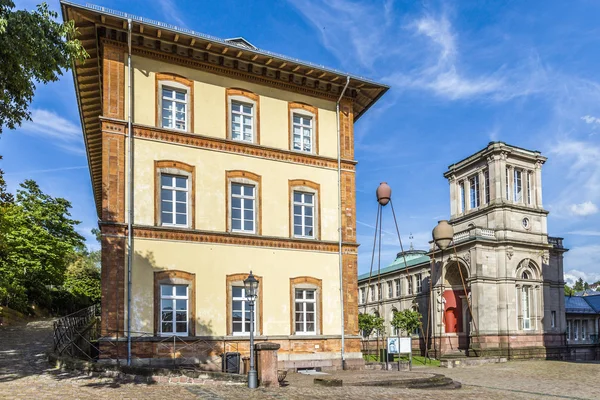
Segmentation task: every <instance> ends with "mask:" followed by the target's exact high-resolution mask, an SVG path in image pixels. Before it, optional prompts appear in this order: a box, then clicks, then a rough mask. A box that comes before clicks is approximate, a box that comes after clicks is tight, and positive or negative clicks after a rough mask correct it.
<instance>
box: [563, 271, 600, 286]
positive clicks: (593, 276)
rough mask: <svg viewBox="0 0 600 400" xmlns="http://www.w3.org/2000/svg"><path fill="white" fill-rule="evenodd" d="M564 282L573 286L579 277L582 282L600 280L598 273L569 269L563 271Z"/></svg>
mask: <svg viewBox="0 0 600 400" xmlns="http://www.w3.org/2000/svg"><path fill="white" fill-rule="evenodd" d="M564 278H565V283H566V284H567V285H569V286H573V285H574V284H575V282H576V281H577V280H578V279H579V278H581V279H583V281H584V282H587V283H594V282H597V281H599V280H600V274H598V273H595V272H591V273H585V272H582V271H578V270H576V269H572V270H569V271H567V272H565V273H564Z"/></svg>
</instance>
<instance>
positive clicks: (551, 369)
mask: <svg viewBox="0 0 600 400" xmlns="http://www.w3.org/2000/svg"><path fill="white" fill-rule="evenodd" d="M51 331H52V329H51V322H50V321H36V322H30V323H28V324H26V325H22V326H17V327H0V398H1V399H61V400H62V399H65V400H70V399H148V400H155V399H167V398H169V399H209V400H217V399H218V400H220V399H232V398H238V399H239V398H243V399H244V400H253V399H290V400H294V399H319V400H328V399H345V400H346V399H364V400H369V399H382V398H384V399H403V398H419V399H425V400H426V399H439V398H440V397H444V398H448V399H453V398H457V399H458V398H460V399H481V400H485V399H507V398H509V399H548V398H550V399H551V398H563V399H597V398H600V386H598V384H597V382H598V378H599V377H600V364H583V363H565V362H551V361H525V362H511V363H506V364H495V365H484V366H481V367H470V368H464V369H450V370H446V369H441V368H415V372H416V373H417V374H419V375H423V374H429V373H437V374H440V373H441V374H444V375H446V376H448V377H451V378H453V379H455V380H457V381H459V382H462V383H463V388H462V389H459V390H449V391H439V390H416V389H412V390H408V389H395V388H383V387H359V386H345V387H341V388H323V387H315V386H313V385H312V383H311V382H312V380H311V379H307V378H306V377H300V376H294V375H295V374H290V376H289V383H290V385H289V386H287V387H283V388H273V389H256V390H249V389H247V388H246V387H244V386H239V385H229V386H226V385H204V386H200V385H186V384H154V385H148V384H133V383H126V384H125V383H120V382H118V381H115V380H113V379H107V378H92V377H88V376H85V375H75V374H69V373H64V372H61V371H59V370H56V369H52V368H49V366H48V364H47V362H46V361H45V356H44V352H45V351H46V350H47V349H48V347H49V346H50V343H51V338H50V335H51ZM355 374H361V372H355Z"/></svg>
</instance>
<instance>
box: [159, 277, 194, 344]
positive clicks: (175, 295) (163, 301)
mask: <svg viewBox="0 0 600 400" xmlns="http://www.w3.org/2000/svg"><path fill="white" fill-rule="evenodd" d="M188 316H189V307H188V286H187V285H161V286H160V332H161V333H162V334H167V335H183V336H186V335H187V334H188Z"/></svg>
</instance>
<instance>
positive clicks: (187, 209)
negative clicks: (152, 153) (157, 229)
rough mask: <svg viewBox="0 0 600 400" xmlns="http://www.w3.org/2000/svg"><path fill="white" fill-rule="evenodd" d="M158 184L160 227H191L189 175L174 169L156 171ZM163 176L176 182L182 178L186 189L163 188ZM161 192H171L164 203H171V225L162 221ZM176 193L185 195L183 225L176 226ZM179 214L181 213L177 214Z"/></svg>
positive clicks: (190, 180)
mask: <svg viewBox="0 0 600 400" xmlns="http://www.w3.org/2000/svg"><path fill="white" fill-rule="evenodd" d="M158 174H159V176H158V182H159V185H158V186H159V187H158V203H159V213H158V218H159V223H160V225H161V226H174V227H186V228H187V227H190V225H191V216H192V205H191V196H190V195H191V190H192V188H191V187H190V186H191V182H192V179H191V174H190V173H189V172H187V171H181V170H179V169H175V168H160V170H159V171H158ZM163 176H169V177H171V178H172V181H173V180H176V179H177V178H184V179H185V181H186V187H185V189H184V188H179V187H176V186H163ZM163 190H168V191H170V192H171V199H170V200H169V199H166V200H164V201H166V202H171V203H172V210H171V212H170V214H171V215H172V217H173V222H172V223H166V222H164V221H163V193H162V192H163ZM177 192H184V193H185V194H186V195H185V217H186V218H185V220H186V221H185V224H178V223H177V214H178V213H177V212H176V210H177V203H178V201H177V200H176V199H177V194H176V193H177ZM179 203H181V201H179ZM165 212H166V213H169V212H168V211H165ZM179 214H181V213H179Z"/></svg>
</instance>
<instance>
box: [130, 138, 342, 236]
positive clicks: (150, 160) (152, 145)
mask: <svg viewBox="0 0 600 400" xmlns="http://www.w3.org/2000/svg"><path fill="white" fill-rule="evenodd" d="M155 160H175V161H181V162H184V163H187V164H190V165H193V166H195V167H196V190H195V192H196V226H195V229H200V230H209V231H219V232H224V231H225V230H226V222H227V221H226V207H227V202H226V199H225V196H226V194H225V187H226V178H225V171H228V170H245V171H249V172H252V173H255V174H258V175H261V177H262V188H261V194H262V210H260V212H261V213H262V235H264V236H278V237H285V238H289V237H290V209H289V188H288V180H289V179H308V180H311V181H314V182H316V183H318V184H320V186H321V193H320V196H321V200H320V202H321V217H320V218H319V221H318V222H319V223H320V224H321V237H320V239H321V240H330V241H337V239H338V237H337V226H338V212H337V207H338V202H337V195H338V189H337V171H336V170H334V169H324V168H318V167H312V166H306V165H298V164H291V163H286V162H279V161H274V160H266V159H261V158H254V157H248V156H242V155H237V154H229V153H223V152H218V151H212V150H204V149H196V148H190V147H185V146H182V145H174V144H167V143H159V142H153V141H150V140H136V144H135V176H134V181H135V224H139V225H154V201H155V188H154V179H155V171H154V161H155Z"/></svg>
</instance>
